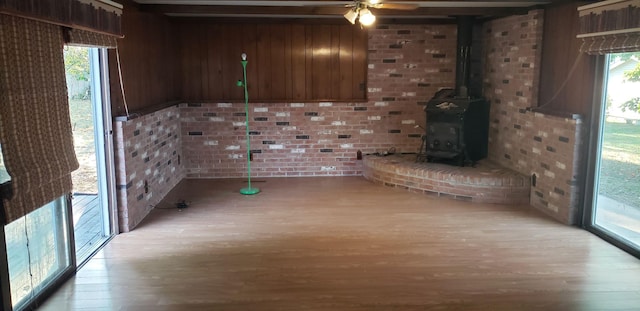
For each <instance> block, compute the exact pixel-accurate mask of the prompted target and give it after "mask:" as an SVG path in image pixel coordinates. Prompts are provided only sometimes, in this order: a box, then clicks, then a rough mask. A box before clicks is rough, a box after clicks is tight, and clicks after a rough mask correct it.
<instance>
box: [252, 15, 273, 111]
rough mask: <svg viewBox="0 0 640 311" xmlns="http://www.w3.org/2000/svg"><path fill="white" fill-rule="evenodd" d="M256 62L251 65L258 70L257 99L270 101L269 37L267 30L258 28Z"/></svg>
mask: <svg viewBox="0 0 640 311" xmlns="http://www.w3.org/2000/svg"><path fill="white" fill-rule="evenodd" d="M256 39H257V42H256V44H257V50H258V53H257V54H256V59H257V62H256V63H254V64H252V66H256V67H257V68H258V92H257V94H258V99H264V100H270V99H272V98H273V97H272V96H271V35H270V33H269V28H267V27H264V26H263V27H260V26H258V29H257V38H256Z"/></svg>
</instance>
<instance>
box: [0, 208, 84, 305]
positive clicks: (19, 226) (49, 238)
mask: <svg viewBox="0 0 640 311" xmlns="http://www.w3.org/2000/svg"><path fill="white" fill-rule="evenodd" d="M67 211H68V205H67V197H66V196H63V197H60V198H58V199H57V200H54V201H52V202H50V203H48V204H47V205H45V206H43V207H41V208H39V209H37V210H35V211H33V212H31V213H29V214H27V215H25V216H23V217H21V218H19V219H18V220H15V221H13V222H12V223H10V224H8V225H6V226H5V227H4V234H5V241H6V250H7V264H8V267H9V271H8V272H9V280H10V282H9V283H10V289H11V302H12V306H13V310H21V309H23V308H24V307H25V306H27V304H29V303H31V302H32V301H34V300H36V299H37V297H38V296H40V295H42V294H43V293H44V292H45V291H46V290H48V289H49V288H52V287H53V286H54V283H56V282H59V281H60V280H62V279H63V277H62V276H63V275H64V274H65V273H69V274H70V273H73V270H74V269H75V266H74V263H73V258H72V254H71V249H72V247H71V238H70V231H69V228H70V227H69V217H68V213H67Z"/></svg>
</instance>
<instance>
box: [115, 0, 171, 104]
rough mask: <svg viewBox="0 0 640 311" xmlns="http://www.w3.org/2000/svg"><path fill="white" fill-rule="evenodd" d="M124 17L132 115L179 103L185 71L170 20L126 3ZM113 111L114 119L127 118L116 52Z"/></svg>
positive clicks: (121, 43) (124, 63) (122, 48)
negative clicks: (182, 69) (181, 74)
mask: <svg viewBox="0 0 640 311" xmlns="http://www.w3.org/2000/svg"><path fill="white" fill-rule="evenodd" d="M123 12H124V13H123V15H122V30H123V33H124V35H125V37H124V38H122V39H118V50H119V54H120V61H121V68H122V75H123V76H122V79H123V86H124V90H125V95H126V99H127V106H128V110H129V112H132V113H133V112H137V111H142V110H146V109H149V108H151V107H153V106H157V105H162V104H165V103H167V102H171V101H176V100H178V99H179V95H180V94H179V93H180V92H179V90H180V89H181V85H180V84H179V81H178V80H177V76H179V75H178V74H177V70H178V68H179V67H181V66H180V65H181V64H180V63H179V58H178V57H177V56H178V45H177V44H176V42H175V41H174V40H175V38H176V36H175V34H176V31H175V29H174V28H173V25H172V24H171V23H170V21H169V19H168V18H166V17H164V16H162V15H157V14H151V13H143V12H140V11H138V10H137V6H136V5H135V4H131V3H130V2H126V3H125V8H124V10H123ZM109 75H110V76H109V80H110V88H111V107H112V113H113V115H114V116H119V115H126V109H125V104H124V101H123V98H122V93H121V91H120V79H119V77H118V62H117V57H116V53H115V50H113V49H111V50H109Z"/></svg>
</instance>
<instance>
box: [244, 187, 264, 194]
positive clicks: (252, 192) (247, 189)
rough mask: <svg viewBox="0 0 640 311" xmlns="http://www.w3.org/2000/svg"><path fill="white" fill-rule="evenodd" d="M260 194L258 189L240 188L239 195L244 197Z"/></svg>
mask: <svg viewBox="0 0 640 311" xmlns="http://www.w3.org/2000/svg"><path fill="white" fill-rule="evenodd" d="M259 192H260V189H258V188H242V189H240V193H241V194H244V195H252V194H257V193H259Z"/></svg>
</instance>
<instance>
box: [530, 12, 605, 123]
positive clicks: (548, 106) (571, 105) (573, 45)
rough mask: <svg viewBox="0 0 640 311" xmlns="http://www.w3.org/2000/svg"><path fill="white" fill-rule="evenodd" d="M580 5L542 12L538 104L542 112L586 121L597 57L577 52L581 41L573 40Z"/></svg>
mask: <svg viewBox="0 0 640 311" xmlns="http://www.w3.org/2000/svg"><path fill="white" fill-rule="evenodd" d="M582 4H584V3H567V4H562V5H557V6H551V7H548V8H546V9H545V15H544V30H545V31H544V36H543V44H542V63H541V67H540V93H539V101H538V103H539V106H540V109H542V110H544V111H545V112H549V113H557V114H567V113H578V114H580V115H582V116H585V117H589V116H590V114H591V106H592V103H593V93H594V92H593V88H594V82H595V72H596V67H595V65H596V57H594V56H589V55H586V54H581V53H580V51H579V49H580V45H581V44H582V40H579V39H577V38H576V35H577V34H578V29H579V24H578V12H577V7H578V6H580V5H582ZM554 29H562V30H563V31H553V30H554ZM560 51H561V52H560ZM572 69H573V72H571V71H572Z"/></svg>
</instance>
